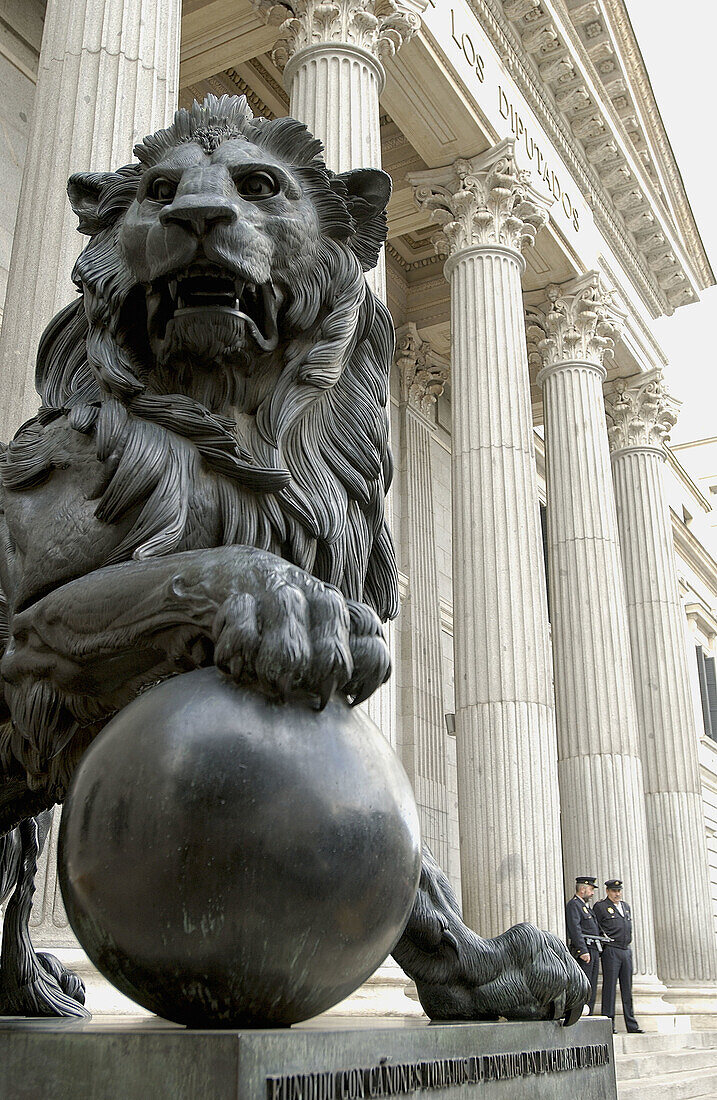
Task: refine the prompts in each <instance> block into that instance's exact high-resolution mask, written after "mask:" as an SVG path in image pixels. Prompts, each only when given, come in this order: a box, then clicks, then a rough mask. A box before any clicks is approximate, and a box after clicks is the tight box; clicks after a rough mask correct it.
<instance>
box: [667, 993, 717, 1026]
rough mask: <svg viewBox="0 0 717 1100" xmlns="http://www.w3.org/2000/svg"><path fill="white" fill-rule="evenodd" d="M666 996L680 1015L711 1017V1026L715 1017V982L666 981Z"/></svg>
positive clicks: (716, 1003) (716, 1009)
mask: <svg viewBox="0 0 717 1100" xmlns="http://www.w3.org/2000/svg"><path fill="white" fill-rule="evenodd" d="M666 996H667V998H668V999H669V1000H670V1001H671V1002H672V1004H673V1005H674V1006H675V1009H676V1010H677V1012H678V1013H679V1014H680V1015H685V1016H692V1017H693V1018H694V1017H699V1016H708V1017H711V1018H712V1026H714V1025H715V1017H717V983H708V982H696V983H694V984H688V983H686V982H685V983H677V982H674V983H673V982H667V994H666Z"/></svg>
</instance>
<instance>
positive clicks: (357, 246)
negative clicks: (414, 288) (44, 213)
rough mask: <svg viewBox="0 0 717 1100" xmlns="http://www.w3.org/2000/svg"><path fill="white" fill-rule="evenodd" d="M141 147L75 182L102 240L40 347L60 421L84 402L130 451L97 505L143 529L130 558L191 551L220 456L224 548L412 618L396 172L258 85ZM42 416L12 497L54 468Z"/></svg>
mask: <svg viewBox="0 0 717 1100" xmlns="http://www.w3.org/2000/svg"><path fill="white" fill-rule="evenodd" d="M135 154H136V156H137V158H138V161H139V163H138V164H132V165H129V166H127V167H124V168H121V169H119V171H117V172H112V173H103V174H99V173H81V174H78V175H74V176H72V177H71V179H70V181H69V185H68V193H69V196H70V201H71V203H72V206H73V209H74V210H75V212H76V213H77V215H78V217H79V228H80V231H81V232H83V233H86V234H88V235H89V237H90V240H89V243H88V245H87V247H86V248H85V250H84V251H83V252H82V254H81V255H80V257H79V259H78V261H77V263H76V265H75V270H74V274H73V278H74V280H75V282H76V284H77V286H78V288H79V289H80V290H81V291H82V295H83V308H82V309H81V308H80V307H79V305H78V304H75V305H73V306H70V307H68V308H67V309H66V310H64V311H63V312H62V313H61V314H59V315H58V317H56V318H55V320H54V321H53V322H52V323H51V324H50V326H48V329H47V330H46V333H45V335H44V337H43V340H42V342H41V346H40V352H39V355H38V391H39V392H40V394H41V396H42V400H43V407H42V409H41V411H40V414H39V420H40V422H41V423H42V422H43V421H47V419H48V418H51V417H53V416H56V415H59V413H60V412H65V413H67V415H68V416H69V421H70V424H71V425H72V426H73V427H74V428H75V429H76V430H78V431H83V432H85V433H87V432H94V433H95V435H96V438H97V451H98V457H99V458H100V459H102V460H106V459H107V458H108V456H110V455H115V456H117V457H116V458H115V459H114V462H115V469H114V472H113V474H112V477H111V479H110V482H109V484H108V485H107V487H106V489H105V491H104V493H103V495H102V497H101V498H100V499H99V501H98V508H97V515H98V518H99V519H100V520H101V521H103V522H116V521H117V519H118V518H119V516H120V515H123V516H126V514H127V508H129V507H132V508H134V509H135V511H136V513H137V520H136V522H135V524H134V526H133V528H132V530H131V531H130V534H129V536H127V538H125V539H124V541H123V542H122V543H121V544H120V547H119V548H118V550H117V552H116V553H115V554H114V555H113V557H112V559H111V560H122V558H123V557H128V556H130V555H132V554H134V555H135V556H147V555H149V554H161V553H167V552H170V551H172V550H174V549H177V548H178V547H182V546H183V545H186V541H185V542H183V538H184V535H185V534H186V525H187V517H186V503H184V504H183V491H184V490H183V486H184V487H185V488H186V484H187V482H186V478H187V477H191V476H192V471H193V470H194V469H195V466H194V465H193V464H195V463H196V462H197V461H200V462H203V463H204V465H205V467H208V468H210V469H211V470H212V471H213V472H214V474H215V475H216V478H217V480H218V488H217V501H218V504H217V507H218V508H220V509H221V512H222V516H221V523H220V530H221V533H220V536H219V538H220V540H221V541H223V542H232V541H235V542H250V543H253V544H254V545H257V546H261V547H262V548H266V549H271V550H273V551H274V552H277V553H281V554H282V555H283V556H285V557H289V558H291V559H292V560H293V561H295V563H296V564H297V565H301V566H302V567H304V568H306V569H309V570H310V571H312V572H314V573H315V574H316V575H317V576H319V577H320V578H321V579H322V580H326V581H329V582H331V583H334V584H336V585H338V586H339V587H340V588H341V589H342V590H343V591H344V593H345V594H346V595H347V596H349V597H351V598H354V599H364V600H365V601H366V602H367V603H369V604H371V605H372V606H373V607H374V608H375V609H376V610H377V611H378V613H379V614H380V615H381V616H382V617H390V616H393V615H395V613H396V610H397V596H396V570H395V562H394V557H393V550H392V547H391V540H390V537H389V535H388V532H387V529H386V525H385V522H384V518H383V501H384V496H385V492H386V490H387V488H388V484H389V482H390V478H391V459H390V453H389V449H388V443H387V420H386V412H385V405H386V399H387V384H388V372H389V367H390V361H391V356H392V347H393V331H392V325H391V322H390V318H389V316H388V313H387V311H386V309H385V307H384V306H383V305H382V303H380V302H378V301H377V300H376V299H375V298H374V296H373V295H372V293H371V291H370V290H369V288H368V286H367V284H366V280H365V277H364V272H365V271H366V270H368V269H370V268H371V267H373V266H375V264H376V262H377V259H378V255H379V251H380V248H381V244H382V242H383V240H384V239H385V234H386V218H385V212H384V211H385V206H386V203H387V201H388V197H389V194H390V181H389V179H388V177H387V176H386V175H385V174H384V173H382V172H377V171H372V170H360V171H356V172H351V173H345V174H344V175H341V176H337V175H334V174H333V173H331V172H330V171H328V170H327V168H326V166H325V165H324V162H323V160H322V158H321V145H320V143H319V142H318V141H316V140H315V139H314V138H313V137H312V136H311V135H310V134H309V133H308V131H307V130H306V128H305V127H304V126H302V125H301V124H300V123H298V122H296V121H294V120H293V119H286V118H284V119H277V120H273V121H269V120H267V119H263V118H254V117H253V115H252V113H251V111H250V109H249V107H248V105H247V102H246V99H245V98H244V97H229V96H223V97H222V98H221V99H219V100H217V99H216V98H215V97H213V96H210V97H208V99H207V100H206V101H205V103H204V104H203V105H201V106H200V105H199V104H197V103H196V102H195V103H194V105H193V107H192V108H191V110H188V111H187V110H179V111H178V112H177V113H176V115H175V120H174V123H173V125H172V126H170V127H168V128H167V129H166V130H161V131H159V132H158V133H156V134H153V135H151V136H149V137H147V138H145V140H144V141H143V142H141V143H140V144H139V145H137V146H136V147H135ZM31 425H32V422H31ZM31 425H30V426H26V428H25V429H24V430H21V432H20V433H18V436H17V437H16V440H15V442H14V443H13V444H12V445H11V448H10V455H9V459H10V461H9V466H8V467H6V470H5V472H4V479H5V483H6V484H8V485H9V486H10V487H17V486H18V485H19V484H21V483H22V480H23V478H27V477H28V476H29V475H28V469H29V466H31V465H34V467H35V469H34V474H33V475H32V476H34V477H35V478H36V477H37V473H38V468H39V467H40V466H42V463H43V461H44V462H45V465H46V466H47V465H48V462H49V459H48V458H47V456H44V458H43V455H42V442H41V433H40V432H38V431H36V432H35V433H34V435H33V429H32V427H31ZM33 448H34V453H35V461H34V462H29V460H28V454H29V451H31V450H33ZM13 450H14V452H15V454H16V456H18V457H20V451H22V452H23V453H22V456H21V461H20V462H15V464H14V465H15V472H14V473H13V461H12V455H13ZM26 483H27V482H26ZM184 495H185V496H186V492H185V493H184ZM182 508H184V512H182ZM183 517H184V518H183Z"/></svg>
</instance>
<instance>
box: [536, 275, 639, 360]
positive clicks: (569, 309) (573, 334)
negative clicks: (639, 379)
mask: <svg viewBox="0 0 717 1100" xmlns="http://www.w3.org/2000/svg"><path fill="white" fill-rule="evenodd" d="M546 296H547V302H546V304H545V306H543V308H542V309H536V308H531V309H530V310H529V313H528V318H527V336H528V340H529V342H530V343H531V344H533V345H535V346H536V347H537V348H538V350H539V351H540V354H541V356H542V359H543V365H544V367H551V366H554V365H555V364H556V363H566V362H584V363H597V364H598V366H602V365H603V362H604V360H606V359H609V358H611V356H612V354H613V350H614V347H615V343H616V341H617V340H618V339H619V336H620V333H621V332H622V323H623V321H624V319H625V314H624V313H622V312H621V311H620V310H619V309H618V307H617V306H616V304H615V302H614V298H613V292H612V291H611V290H609V289H608V288H607V287H606V286H605V284H604V283H603V281H602V279H601V278H600V275H599V274H598V273H597V272H595V271H592V272H589V273H588V274H587V275H583V276H581V277H580V278H578V279H571V280H570V282H568V283H562V284H561V285H560V286H557V285H556V284H552V285H550V286H548V287H547V289H546Z"/></svg>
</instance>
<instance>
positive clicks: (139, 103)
mask: <svg viewBox="0 0 717 1100" xmlns="http://www.w3.org/2000/svg"><path fill="white" fill-rule="evenodd" d="M181 7H182V5H181V0H166V2H165V0H162V3H156V2H155V0H73V2H72V4H70V5H68V4H66V3H64V2H63V0H48V4H47V11H46V15H45V29H44V33H43V37H42V48H41V52H40V62H39V67H38V74H37V87H36V90H35V103H34V111H33V120H32V126H31V129H30V137H29V141H28V148H27V157H26V160H25V168H24V172H23V178H22V187H21V190H20V201H19V206H18V216H17V223H16V228H15V237H14V241H13V250H12V257H11V261H10V273H9V278H8V290H7V299H6V303H5V313H4V317H3V326H2V335H1V336H0V373H1V374H2V378H3V401H2V409H1V410H0V439H1V440H3V441H7V440H8V439H9V438H10V437H11V436H12V434H13V433H14V431H15V430H16V429H17V427H18V426H19V425H20V423H21V422H22V421H23V420H25V419H27V418H28V417H29V416H31V415H32V414H33V413H34V411H35V409H36V408H37V395H36V394H35V388H34V363H35V354H36V351H37V344H38V340H39V337H40V334H41V333H42V330H43V329H44V327H45V325H46V324H47V323H48V321H49V320H50V318H51V317H52V316H53V314H55V313H56V312H57V311H58V310H59V309H60V308H61V307H62V306H64V305H66V304H67V303H68V302H69V301H71V300H72V299H73V298H74V297H75V295H76V291H75V288H74V287H73V285H72V282H71V280H70V273H71V271H72V266H73V263H74V261H75V258H76V257H77V254H78V253H79V251H80V249H81V247H82V244H83V241H82V239H81V238H80V236H79V235H78V233H77V218H76V217H75V215H74V214H73V213H72V211H71V209H70V206H69V203H68V201H67V195H66V193H65V188H66V185H67V179H68V176H69V175H70V173H71V172H76V171H82V170H90V169H91V170H92V171H97V172H99V171H107V170H109V169H112V168H116V167H118V166H119V165H122V164H127V163H128V162H129V161H131V159H132V146H133V144H134V143H135V142H136V141H138V140H140V139H141V138H143V137H144V136H145V134H148V133H150V132H151V131H152V130H156V129H157V128H158V127H159V126H165V125H167V123H168V122H169V121H170V120H171V117H172V114H173V112H174V110H175V107H176V100H177V93H178V80H179V30H180V19H181Z"/></svg>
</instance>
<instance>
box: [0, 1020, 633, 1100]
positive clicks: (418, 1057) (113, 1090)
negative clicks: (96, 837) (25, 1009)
mask: <svg viewBox="0 0 717 1100" xmlns="http://www.w3.org/2000/svg"><path fill="white" fill-rule="evenodd" d="M76 1024H77V1021H70V1020H62V1021H56V1020H32V1021H30V1020H7V1019H2V1020H0V1095H2V1096H8V1097H9V1096H13V1097H18V1100H24V1098H27V1100H30V1098H32V1100H116V1098H117V1097H119V1096H121V1097H122V1100H146V1098H147V1097H148V1096H151V1097H152V1098H153V1100H206V1097H210V1096H211V1097H212V1100H359V1098H361V1097H368V1096H374V1097H391V1096H396V1097H398V1096H408V1095H411V1096H414V1095H421V1096H423V1095H425V1096H432V1095H435V1096H436V1097H441V1098H442V1100H513V1098H514V1097H516V1096H530V1097H531V1098H532V1100H568V1098H572V1097H574V1096H576V1095H580V1097H581V1098H582V1100H615V1097H616V1095H617V1094H616V1085H615V1060H614V1053H613V1049H612V1034H611V1032H610V1026H609V1024H608V1021H607V1020H598V1019H584V1020H580V1021H579V1022H578V1023H577V1024H575V1025H574V1026H573V1027H571V1028H564V1027H561V1026H560V1024H558V1023H511V1024H508V1023H502V1024H468V1023H463V1024H433V1025H431V1026H427V1025H426V1024H421V1023H408V1022H407V1021H396V1022H395V1023H393V1024H392V1022H391V1021H388V1020H385V1021H382V1022H381V1023H379V1022H378V1021H375V1020H372V1021H370V1022H369V1021H367V1026H364V1027H361V1026H358V1025H357V1023H356V1022H355V1021H342V1022H338V1021H333V1020H328V1019H326V1018H325V1017H317V1019H316V1020H312V1021H309V1022H308V1023H307V1024H300V1025H298V1026H295V1027H292V1028H290V1029H289V1028H286V1029H285V1030H283V1031H277V1030H273V1029H272V1030H266V1031H261V1030H256V1031H250V1030H243V1031H233V1030H226V1031H223V1030H216V1031H197V1030H193V1029H189V1028H186V1029H185V1028H182V1027H178V1026H176V1025H173V1024H168V1023H166V1022H165V1021H163V1020H158V1019H156V1018H150V1019H141V1020H137V1019H134V1020H127V1021H122V1022H121V1023H114V1024H113V1023H112V1022H111V1021H107V1020H105V1021H102V1023H100V1024H94V1023H92V1022H91V1021H85V1022H84V1026H76Z"/></svg>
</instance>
